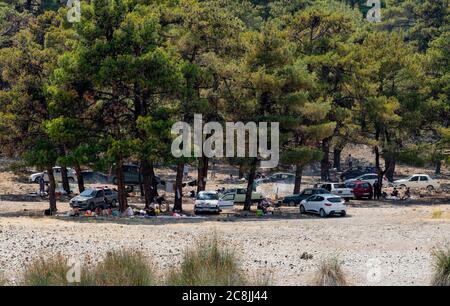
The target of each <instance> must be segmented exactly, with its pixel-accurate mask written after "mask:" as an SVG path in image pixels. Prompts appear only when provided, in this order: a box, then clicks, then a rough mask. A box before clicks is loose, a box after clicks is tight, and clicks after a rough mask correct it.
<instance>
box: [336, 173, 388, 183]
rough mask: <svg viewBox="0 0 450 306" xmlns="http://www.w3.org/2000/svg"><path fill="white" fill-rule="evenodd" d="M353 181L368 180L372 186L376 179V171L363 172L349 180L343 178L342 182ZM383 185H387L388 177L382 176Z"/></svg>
mask: <svg viewBox="0 0 450 306" xmlns="http://www.w3.org/2000/svg"><path fill="white" fill-rule="evenodd" d="M354 181H364V182H368V183H370V185H372V186H373V184H374V183H375V182H376V181H378V175H377V174H376V173H368V174H363V175H360V176H358V177H355V178H352V179H349V180H345V181H344V183H345V184H348V183H352V182H354ZM383 185H384V186H387V185H389V182H388V179H387V178H386V177H385V176H384V177H383Z"/></svg>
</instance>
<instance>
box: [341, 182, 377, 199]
mask: <svg viewBox="0 0 450 306" xmlns="http://www.w3.org/2000/svg"><path fill="white" fill-rule="evenodd" d="M345 186H347V187H348V188H351V189H352V190H353V194H354V195H355V198H357V199H362V198H367V199H369V200H371V199H372V198H373V188H372V185H371V184H370V183H369V182H366V181H352V182H349V183H346V184H345Z"/></svg>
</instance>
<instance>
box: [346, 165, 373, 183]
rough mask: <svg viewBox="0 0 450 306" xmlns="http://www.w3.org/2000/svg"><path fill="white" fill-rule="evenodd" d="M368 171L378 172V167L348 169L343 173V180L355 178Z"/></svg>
mask: <svg viewBox="0 0 450 306" xmlns="http://www.w3.org/2000/svg"><path fill="white" fill-rule="evenodd" d="M368 173H377V169H376V168H375V167H361V168H356V169H348V170H346V171H344V172H342V174H341V180H342V181H346V180H350V179H353V178H355V177H358V176H361V175H363V174H368Z"/></svg>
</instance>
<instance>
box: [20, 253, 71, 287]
mask: <svg viewBox="0 0 450 306" xmlns="http://www.w3.org/2000/svg"><path fill="white" fill-rule="evenodd" d="M68 271H69V265H68V261H67V259H66V258H65V257H63V256H61V255H57V256H55V257H53V258H43V257H41V258H39V259H37V260H35V261H33V262H32V263H31V264H30V265H28V266H26V267H25V272H24V274H23V277H22V281H21V282H22V284H23V285H25V286H70V285H73V283H69V282H68V281H67V272H68Z"/></svg>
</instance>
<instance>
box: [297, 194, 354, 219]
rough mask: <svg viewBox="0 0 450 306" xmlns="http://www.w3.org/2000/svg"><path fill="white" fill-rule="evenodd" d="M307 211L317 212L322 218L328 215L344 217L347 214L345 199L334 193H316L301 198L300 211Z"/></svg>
mask: <svg viewBox="0 0 450 306" xmlns="http://www.w3.org/2000/svg"><path fill="white" fill-rule="evenodd" d="M307 212H310V213H315V214H319V215H320V216H321V217H322V218H325V217H327V216H330V215H340V216H342V217H345V216H346V214H347V211H346V207H345V200H344V199H342V198H341V197H339V196H337V195H334V194H316V195H313V196H310V197H309V198H307V199H305V200H303V201H302V202H301V203H300V213H302V214H304V213H307Z"/></svg>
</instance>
